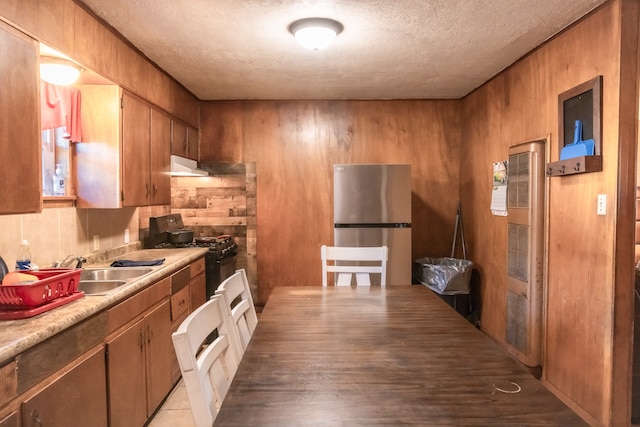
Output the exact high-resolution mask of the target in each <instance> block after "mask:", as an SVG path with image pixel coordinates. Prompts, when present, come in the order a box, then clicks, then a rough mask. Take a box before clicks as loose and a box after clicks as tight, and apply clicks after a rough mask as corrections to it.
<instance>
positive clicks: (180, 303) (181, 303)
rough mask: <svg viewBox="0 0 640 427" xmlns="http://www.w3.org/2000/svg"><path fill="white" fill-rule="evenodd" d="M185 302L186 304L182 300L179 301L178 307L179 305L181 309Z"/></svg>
mask: <svg viewBox="0 0 640 427" xmlns="http://www.w3.org/2000/svg"><path fill="white" fill-rule="evenodd" d="M186 302H187V301H186V300H183V299H182V300H180V302H179V303H178V305H179V306H180V307H182V306H183V305H184V304H185V303H186Z"/></svg>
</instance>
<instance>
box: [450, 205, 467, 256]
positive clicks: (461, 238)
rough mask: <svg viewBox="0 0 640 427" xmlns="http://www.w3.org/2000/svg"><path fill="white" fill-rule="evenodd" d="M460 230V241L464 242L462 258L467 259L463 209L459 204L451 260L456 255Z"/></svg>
mask: <svg viewBox="0 0 640 427" xmlns="http://www.w3.org/2000/svg"><path fill="white" fill-rule="evenodd" d="M458 228H459V229H460V240H461V242H462V257H463V259H467V244H466V242H465V241H464V227H463V226H462V207H461V205H460V202H458V212H457V213H456V226H455V228H454V230H453V246H452V247H451V258H453V257H455V255H456V243H457V242H458Z"/></svg>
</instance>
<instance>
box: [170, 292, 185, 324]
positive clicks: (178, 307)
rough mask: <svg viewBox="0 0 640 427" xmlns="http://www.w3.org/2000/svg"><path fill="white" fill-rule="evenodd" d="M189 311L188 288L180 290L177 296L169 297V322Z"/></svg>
mask: <svg viewBox="0 0 640 427" xmlns="http://www.w3.org/2000/svg"><path fill="white" fill-rule="evenodd" d="M188 311H189V286H185V287H184V288H182V289H180V290H179V291H178V293H177V294H175V295H172V296H171V321H175V320H176V319H178V318H179V317H180V316H181V315H182V314H183V313H186V312H188Z"/></svg>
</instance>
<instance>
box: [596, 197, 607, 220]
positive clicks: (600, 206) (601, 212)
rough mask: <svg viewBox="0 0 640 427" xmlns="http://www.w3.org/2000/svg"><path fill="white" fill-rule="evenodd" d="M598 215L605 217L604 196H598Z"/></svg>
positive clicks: (605, 202) (605, 199) (605, 203)
mask: <svg viewBox="0 0 640 427" xmlns="http://www.w3.org/2000/svg"><path fill="white" fill-rule="evenodd" d="M597 213H598V215H606V214H607V195H606V194H598V209H597Z"/></svg>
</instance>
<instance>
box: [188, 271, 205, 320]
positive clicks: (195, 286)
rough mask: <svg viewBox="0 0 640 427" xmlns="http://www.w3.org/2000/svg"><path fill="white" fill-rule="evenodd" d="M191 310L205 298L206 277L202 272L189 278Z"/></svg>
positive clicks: (203, 301)
mask: <svg viewBox="0 0 640 427" xmlns="http://www.w3.org/2000/svg"><path fill="white" fill-rule="evenodd" d="M190 288H191V311H193V310H195V309H196V308H198V307H200V306H201V305H202V304H204V303H205V301H206V300H207V278H206V276H205V275H204V274H201V275H199V276H197V277H194V278H193V279H191V286H190Z"/></svg>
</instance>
